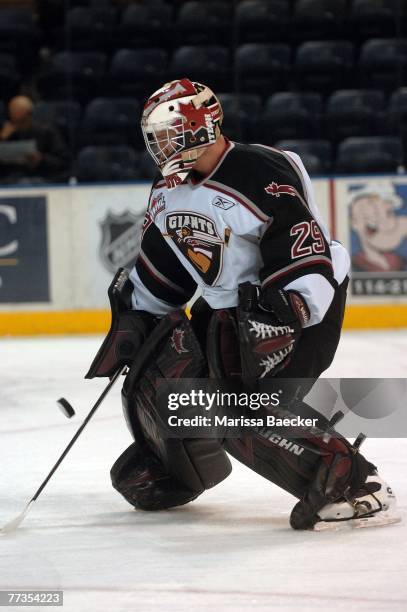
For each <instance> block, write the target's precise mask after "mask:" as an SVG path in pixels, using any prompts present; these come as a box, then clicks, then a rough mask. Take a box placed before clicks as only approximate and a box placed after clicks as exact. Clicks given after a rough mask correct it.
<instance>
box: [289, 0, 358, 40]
mask: <svg viewBox="0 0 407 612" xmlns="http://www.w3.org/2000/svg"><path fill="white" fill-rule="evenodd" d="M346 17H347V0H298V1H297V2H296V3H295V6H294V14H293V19H292V24H291V27H292V30H293V33H292V34H293V36H294V38H295V39H296V40H298V41H306V40H319V39H327V40H329V39H332V38H339V37H343V33H344V25H345V23H346Z"/></svg>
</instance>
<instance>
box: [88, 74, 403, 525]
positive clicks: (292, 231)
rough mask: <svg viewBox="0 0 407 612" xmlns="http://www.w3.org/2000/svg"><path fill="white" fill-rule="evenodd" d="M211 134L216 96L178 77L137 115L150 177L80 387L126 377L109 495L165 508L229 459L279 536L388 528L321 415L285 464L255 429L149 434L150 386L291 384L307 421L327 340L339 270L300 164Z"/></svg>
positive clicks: (336, 319)
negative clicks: (142, 211)
mask: <svg viewBox="0 0 407 612" xmlns="http://www.w3.org/2000/svg"><path fill="white" fill-rule="evenodd" d="M222 120H223V111H222V108H221V104H220V102H219V100H218V98H217V97H216V95H215V94H214V93H213V92H212V91H211V90H210V89H209V88H208V87H207V86H205V85H202V84H200V83H196V82H191V81H190V80H188V79H186V78H184V79H180V80H175V81H172V82H170V83H167V84H165V85H164V86H163V87H162V88H161V89H159V90H158V91H156V92H154V93H153V94H152V95H151V97H150V98H149V99H148V100H147V103H146V104H145V106H144V110H143V114H142V120H141V128H142V132H143V135H144V139H145V144H146V147H147V150H148V151H149V153H150V154H151V156H152V157H153V159H154V161H155V162H156V164H157V168H158V170H157V176H156V179H155V180H154V182H153V185H152V189H151V194H150V198H149V203H148V209H147V213H146V217H145V222H144V227H143V237H142V243H141V249H140V253H139V255H138V258H137V261H136V263H135V265H134V267H133V268H132V270H131V271H130V273H128V272H126V271H124V270H119V271H118V273H117V274H116V277H115V279H114V281H113V283H112V285H111V287H110V289H109V297H110V302H111V309H112V325H111V329H110V331H109V333H108V335H107V337H106V339H105V341H104V343H103V344H102V346H101V348H100V350H99V352H98V354H97V355H96V357H95V359H94V361H93V363H92V365H91V368H90V370H89V372H88V374H87V377H88V378H92V377H95V376H112V375H113V374H114V373H115V372H116V371H117V369H118V368H119V367H123V365H126V364H127V365H128V368H129V369H128V374H127V375H126V378H125V381H124V385H123V390H122V397H123V406H124V411H125V415H126V419H127V422H128V425H129V428H130V430H131V432H132V435H133V437H134V443H133V444H132V445H131V446H130V447H129V448H128V449H127V450H126V451H125V452H124V453H123V454H122V455H121V456H120V457H119V459H118V460H117V461H116V462H115V464H114V465H113V467H112V470H111V478H112V483H113V486H114V487H115V489H117V491H119V492H120V493H121V494H122V495H123V496H124V497H125V499H126V500H127V501H128V502H129V503H130V504H132V505H133V506H134V507H136V508H140V509H143V510H161V509H165V508H172V507H175V506H178V505H181V504H186V503H188V502H190V501H191V500H193V499H195V498H196V497H197V496H199V495H200V494H201V493H203V492H204V491H205V489H208V488H210V487H213V486H215V485H217V484H219V483H220V482H221V481H222V480H223V479H225V478H226V477H227V476H228V475H229V473H230V471H231V464H230V460H229V458H228V455H232V456H233V457H235V458H236V459H238V460H239V461H241V462H243V463H245V464H246V465H247V466H248V467H249V468H251V469H252V470H254V471H256V472H258V473H259V474H261V475H262V476H263V477H264V478H266V479H268V480H269V481H271V482H272V483H275V484H276V485H277V486H279V487H282V488H283V489H285V490H286V491H288V492H289V493H291V494H292V495H293V496H294V497H295V498H296V499H297V501H296V503H295V505H294V508H293V510H292V512H291V516H290V524H291V526H292V527H293V528H294V529H318V528H321V526H324V525H325V526H327V525H328V524H329V523H338V522H347V523H348V524H352V523H355V522H356V521H359V522H360V521H364V522H365V523H367V524H386V523H388V522H392V521H393V518H394V516H395V498H394V495H393V493H392V490H391V488H390V487H389V486H388V485H387V484H386V483H385V482H384V481H383V480H382V478H381V477H380V476H379V474H378V471H377V468H376V467H375V465H374V464H373V463H371V462H370V461H368V460H367V459H366V458H365V457H364V456H363V455H362V454H361V452H360V451H359V444H358V443H355V444H353V445H352V444H351V443H350V442H349V441H348V440H347V439H345V438H344V437H342V436H341V435H340V434H339V433H335V430H334V426H333V422H332V421H331V420H329V419H325V421H324V419H323V417H322V416H321V415H319V417H320V418H319V421H318V423H319V429H316V428H311V429H310V430H309V431H307V430H306V429H302V430H300V431H299V432H298V431H297V434H296V437H295V440H293V443H294V442H295V448H299V449H301V452H299V453H292V452H290V444H285V445H278V444H273V443H271V442H270V439H269V437H268V436H267V435H264V432H262V431H261V430H260V429H259V430H256V429H255V428H254V429H253V430H252V431H250V432H248V431H247V430H245V431H242V432H241V435H238V436H236V437H234V438H225V439H222V438H217V437H202V438H199V437H191V438H188V437H184V438H179V437H178V438H175V437H174V438H170V437H163V436H162V435H161V433H160V427H159V419H160V416H159V414H158V410H157V380H160V379H175V380H181V379H203V378H205V377H211V376H212V377H215V378H219V379H230V380H231V381H233V380H236V381H247V380H251V381H253V380H264V379H267V378H269V379H271V378H273V377H276V376H278V377H279V378H280V379H287V380H288V379H302V380H304V381H305V383H304V385H303V388H302V389H300V393H297V395H296V401H295V402H294V401H293V402H291V403H290V404H289V406H287V414H288V413H290V414H292V413H293V412H294V413H295V412H296V411H298V413H301V414H304V413H305V414H312V412H313V408H312V407H311V406H307V405H306V403H305V402H304V401H303V398H304V397H305V396H306V393H307V392H308V391H309V389H310V387H312V385H313V382H315V381H316V380H317V379H318V378H319V377H320V375H321V373H322V372H323V371H324V370H326V369H327V368H328V367H329V365H330V364H331V362H332V360H333V358H334V355H335V352H336V349H337V346H338V342H339V338H340V334H341V327H342V321H343V315H344V309H345V301H346V290H347V284H348V271H349V256H348V253H347V251H346V250H345V248H344V247H343V246H342V245H341V244H340V243H339V242H337V241H335V240H332V239H331V237H330V235H329V232H328V231H327V229H326V227H325V225H324V223H323V221H322V219H321V217H320V214H319V211H318V208H317V205H316V203H315V199H314V194H313V188H312V185H311V181H310V179H309V176H308V174H307V172H306V170H305V168H304V165H303V164H302V162H301V159H300V158H299V157H298V155H296V154H294V153H291V152H287V151H281V150H278V149H275V148H272V147H266V146H263V145H258V144H240V143H236V142H231V141H229V140H228V139H227V138H226V137H225V136H224V135H223V134H222V131H221V126H222ZM197 289H198V290H199V294H200V297H199V298H198V299H197V300H196V301H195V303H194V304H193V306H192V309H191V317H190V318H188V317H187V316H186V315H185V312H184V311H185V305H186V304H187V303H188V302H189V301H190V300H191V298H192V297H193V296H194V295H195V294H196V292H197ZM306 381H308V383H307V382H306ZM279 410H280V412H279V414H280V416H281V414H284V406H280V409H279ZM321 423H322V426H321Z"/></svg>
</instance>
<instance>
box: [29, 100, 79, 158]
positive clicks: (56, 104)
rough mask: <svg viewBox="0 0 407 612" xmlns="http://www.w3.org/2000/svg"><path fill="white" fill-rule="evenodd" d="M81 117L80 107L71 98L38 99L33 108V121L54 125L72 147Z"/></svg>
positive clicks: (75, 140)
mask: <svg viewBox="0 0 407 612" xmlns="http://www.w3.org/2000/svg"><path fill="white" fill-rule="evenodd" d="M81 117H82V107H81V105H80V104H79V103H78V102H74V101H73V100H55V101H51V100H40V101H39V102H37V103H36V104H35V105H34V109H33V118H34V119H35V121H38V122H40V123H41V122H44V123H51V124H53V125H55V126H56V127H57V128H58V129H59V130H60V131H61V133H62V135H63V137H64V138H65V140H66V142H67V143H68V144H69V146H70V148H72V149H75V148H76V144H77V134H78V128H79V123H80V120H81Z"/></svg>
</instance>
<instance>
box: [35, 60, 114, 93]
mask: <svg viewBox="0 0 407 612" xmlns="http://www.w3.org/2000/svg"><path fill="white" fill-rule="evenodd" d="M105 66H106V55H105V54H104V53H99V52H96V51H87V52H86V51H84V52H79V51H78V52H70V51H60V52H57V53H55V55H53V56H52V57H51V59H50V62H49V64H47V65H46V67H45V69H44V71H43V72H42V74H40V75H39V77H38V87H39V90H40V92H41V94H42V95H43V97H48V98H56V99H61V98H62V99H66V98H68V99H69V98H71V99H74V100H76V101H80V102H81V103H84V102H87V101H88V100H89V99H90V98H93V97H95V95H98V93H99V90H100V88H101V85H102V84H103V77H104V74H105Z"/></svg>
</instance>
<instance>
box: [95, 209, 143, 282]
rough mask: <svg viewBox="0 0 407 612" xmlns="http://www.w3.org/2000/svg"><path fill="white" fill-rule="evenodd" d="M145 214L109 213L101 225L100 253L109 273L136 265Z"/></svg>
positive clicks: (128, 212) (129, 212)
mask: <svg viewBox="0 0 407 612" xmlns="http://www.w3.org/2000/svg"><path fill="white" fill-rule="evenodd" d="M143 219H144V214H140V215H136V214H134V213H132V212H131V211H128V210H127V211H125V212H124V213H122V214H120V215H118V214H115V213H112V212H111V211H108V213H107V216H106V217H105V219H103V221H102V222H101V223H100V227H101V230H102V243H101V245H100V249H99V253H100V257H101V259H102V262H103V265H104V266H105V268H106V269H107V270H109V272H116V270H117V268H130V267H132V265H133V264H134V262H135V260H136V258H137V255H138V252H139V250H140V243H141V230H142V226H143Z"/></svg>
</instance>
